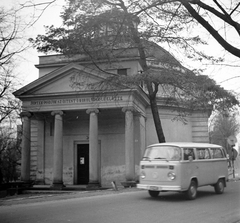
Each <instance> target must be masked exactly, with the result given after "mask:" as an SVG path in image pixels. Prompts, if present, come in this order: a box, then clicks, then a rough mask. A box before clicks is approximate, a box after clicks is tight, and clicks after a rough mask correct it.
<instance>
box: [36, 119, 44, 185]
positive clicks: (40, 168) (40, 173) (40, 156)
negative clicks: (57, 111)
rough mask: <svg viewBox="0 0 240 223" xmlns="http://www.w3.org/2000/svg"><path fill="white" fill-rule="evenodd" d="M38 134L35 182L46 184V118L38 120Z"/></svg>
mask: <svg viewBox="0 0 240 223" xmlns="http://www.w3.org/2000/svg"><path fill="white" fill-rule="evenodd" d="M37 128H38V131H37V132H38V134H37V173H36V182H35V184H40V185H41V184H44V183H45V179H44V177H45V176H44V175H45V166H44V163H45V162H44V157H45V137H44V135H45V131H44V130H45V122H44V120H41V119H40V120H38V127H37Z"/></svg>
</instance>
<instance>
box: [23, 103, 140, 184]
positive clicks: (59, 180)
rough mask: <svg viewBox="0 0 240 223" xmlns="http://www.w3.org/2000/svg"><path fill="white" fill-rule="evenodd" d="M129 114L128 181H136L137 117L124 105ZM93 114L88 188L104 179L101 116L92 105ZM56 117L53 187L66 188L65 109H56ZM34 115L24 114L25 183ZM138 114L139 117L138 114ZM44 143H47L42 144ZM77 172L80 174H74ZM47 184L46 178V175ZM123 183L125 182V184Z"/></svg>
mask: <svg viewBox="0 0 240 223" xmlns="http://www.w3.org/2000/svg"><path fill="white" fill-rule="evenodd" d="M122 112H124V113H125V132H124V133H125V134H124V135H125V142H124V144H123V145H124V147H125V148H124V151H125V181H124V182H125V183H129V184H134V183H135V157H134V156H135V154H134V117H135V114H136V112H135V109H134V108H133V107H132V106H131V107H124V108H122ZM86 113H87V114H88V115H89V183H88V187H91V188H92V187H99V186H100V182H101V178H100V177H101V176H100V171H99V168H101V167H100V162H101V157H100V151H99V149H100V148H99V127H98V115H99V110H98V109H95V108H92V109H87V110H86ZM51 115H52V116H54V132H53V164H52V171H51V172H52V183H51V184H52V185H51V188H53V189H62V188H63V187H64V182H63V170H64V166H63V159H64V157H63V152H64V151H63V150H64V148H63V138H64V137H63V128H64V127H63V122H64V111H61V110H56V111H52V112H51ZM30 117H31V114H30V113H22V118H23V119H24V123H23V131H24V134H23V148H22V151H23V152H22V167H21V168H22V169H21V179H22V180H23V181H25V182H27V181H30V150H31V148H30V147H31V142H30V137H31V119H30ZM136 117H137V116H136ZM42 144H43V143H42ZM74 174H76V173H74ZM38 180H41V179H40V178H39V179H38ZM42 182H43V183H44V178H42ZM124 182H123V183H124Z"/></svg>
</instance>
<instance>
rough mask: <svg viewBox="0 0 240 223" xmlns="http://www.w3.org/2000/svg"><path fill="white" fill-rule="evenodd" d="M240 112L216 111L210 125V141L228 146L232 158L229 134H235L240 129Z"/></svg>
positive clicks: (227, 149)
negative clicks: (238, 118) (239, 116)
mask: <svg viewBox="0 0 240 223" xmlns="http://www.w3.org/2000/svg"><path fill="white" fill-rule="evenodd" d="M237 115H239V114H238V112H237V111H235V112H231V113H228V112H224V113H223V112H221V113H219V112H218V113H215V115H214V116H213V117H212V120H211V122H210V126H209V133H210V142H211V143H214V144H218V145H221V146H223V147H224V148H226V151H227V153H228V154H229V155H230V158H231V151H232V148H231V146H230V145H228V143H227V139H228V137H229V136H235V137H236V135H237V134H238V133H239V131H240V126H239V121H238V120H237Z"/></svg>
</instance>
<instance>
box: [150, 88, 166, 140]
mask: <svg viewBox="0 0 240 223" xmlns="http://www.w3.org/2000/svg"><path fill="white" fill-rule="evenodd" d="M148 92H149V100H150V105H151V110H152V115H153V121H154V125H155V129H156V132H157V136H158V141H159V143H163V142H166V140H165V136H164V132H163V128H162V123H161V119H160V115H159V112H158V106H157V100H156V92H153V89H152V85H151V83H150V84H148Z"/></svg>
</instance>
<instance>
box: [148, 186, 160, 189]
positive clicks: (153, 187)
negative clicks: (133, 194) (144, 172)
mask: <svg viewBox="0 0 240 223" xmlns="http://www.w3.org/2000/svg"><path fill="white" fill-rule="evenodd" d="M149 190H159V187H155V186H150V187H149Z"/></svg>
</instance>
